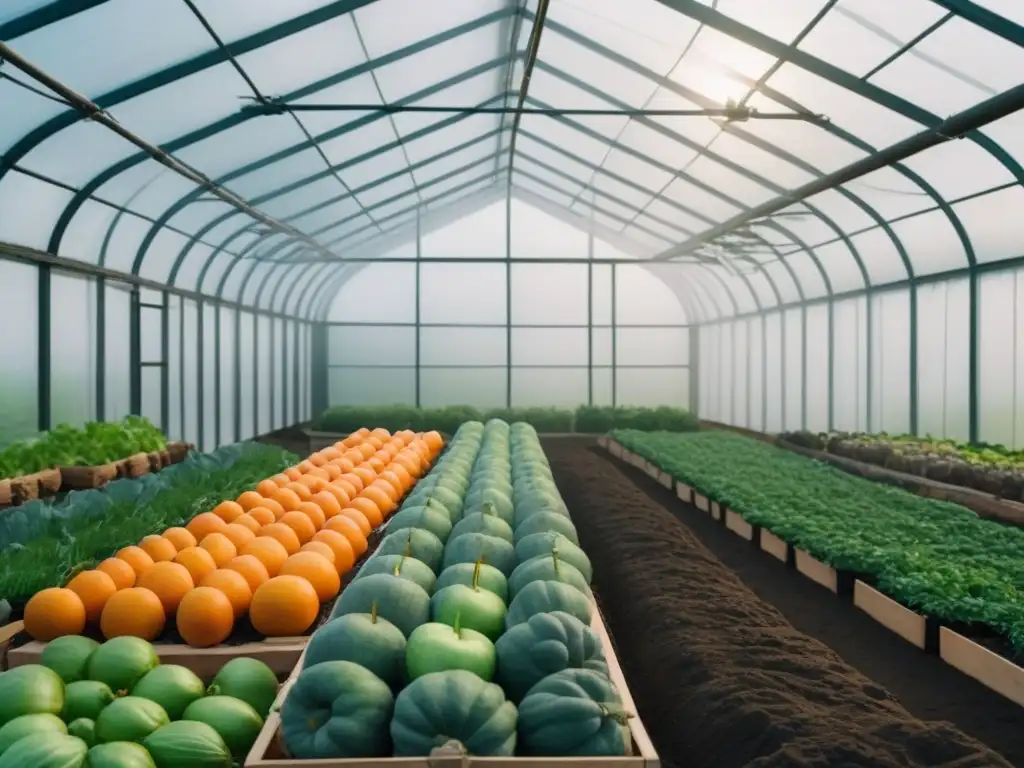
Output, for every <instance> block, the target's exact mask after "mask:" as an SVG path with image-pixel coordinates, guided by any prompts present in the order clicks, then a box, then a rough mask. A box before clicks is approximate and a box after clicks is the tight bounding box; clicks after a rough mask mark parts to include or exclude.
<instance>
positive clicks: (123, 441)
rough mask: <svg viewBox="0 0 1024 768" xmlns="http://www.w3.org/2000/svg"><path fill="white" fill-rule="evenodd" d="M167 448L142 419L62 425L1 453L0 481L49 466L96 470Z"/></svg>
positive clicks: (9, 447)
mask: <svg viewBox="0 0 1024 768" xmlns="http://www.w3.org/2000/svg"><path fill="white" fill-rule="evenodd" d="M166 447H167V438H166V437H164V435H163V433H162V432H161V431H160V430H159V429H157V428H156V427H154V426H153V425H152V424H151V423H150V422H149V420H148V419H145V418H143V417H142V416H128V417H126V418H125V419H124V420H123V421H119V422H100V421H94V422H90V423H89V424H86V425H85V426H84V427H82V428H78V427H72V426H70V425H68V424H61V425H60V426H57V427H54V428H53V429H52V430H50V431H49V432H45V433H43V434H42V435H40V436H39V437H37V438H35V439H32V440H22V441H19V442H17V443H13V444H11V445H9V446H7V447H6V448H5V449H4V450H3V451H0V478H6V477H18V476H20V475H30V474H32V473H34V472H40V471H41V470H44V469H49V468H50V467H95V466H99V465H100V464H108V463H110V462H112V461H117V460H118V459H124V458H127V457H129V456H131V455H132V454H135V453H151V452H153V451H162V450H163V449H164V448H166Z"/></svg>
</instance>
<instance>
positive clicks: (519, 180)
mask: <svg viewBox="0 0 1024 768" xmlns="http://www.w3.org/2000/svg"><path fill="white" fill-rule="evenodd" d="M513 178H514V179H515V185H516V187H519V188H520V189H524V190H526V191H527V192H532V193H533V194H535V195H540V196H541V197H544V198H547V199H548V200H550V201H551V202H553V203H556V204H557V205H561V206H563V207H565V208H568V207H569V206H570V205H572V203H573V200H574V199H575V198H574V196H573V195H567V194H564V193H562V192H556V191H555V190H553V189H551V188H550V187H547V186H545V185H544V184H541V183H540V182H536V181H534V180H533V179H531V178H529V177H528V176H524V175H523V174H522V173H514V174H513ZM618 226H622V225H621V223H618Z"/></svg>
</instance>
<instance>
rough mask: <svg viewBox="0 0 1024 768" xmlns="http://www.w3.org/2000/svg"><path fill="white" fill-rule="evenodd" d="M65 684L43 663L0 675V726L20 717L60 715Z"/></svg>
mask: <svg viewBox="0 0 1024 768" xmlns="http://www.w3.org/2000/svg"><path fill="white" fill-rule="evenodd" d="M63 708H64V681H62V680H61V679H60V675H58V674H57V673H56V672H54V671H53V670H52V669H50V668H49V667H44V666H43V665H42V664H25V665H23V666H20V667H15V668H14V669H11V670H8V671H7V672H3V673H0V726H3V725H5V724H7V723H8V722H9V721H11V720H13V719H14V718H16V717H21V716H22V715H41V714H51V715H59V714H60V712H61V710H62V709H63Z"/></svg>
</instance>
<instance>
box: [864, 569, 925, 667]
mask: <svg viewBox="0 0 1024 768" xmlns="http://www.w3.org/2000/svg"><path fill="white" fill-rule="evenodd" d="M853 604H854V605H855V606H857V607H858V608H860V609H861V610H862V611H864V613H866V614H867V615H868V616H870V617H871V618H873V619H874V620H875V621H877V622H878V623H879V624H881V625H882V626H883V627H885V628H886V629H888V630H889V631H890V632H895V633H896V634H897V635H899V636H900V637H902V638H903V639H904V640H906V641H907V642H908V643H911V644H912V645H916V646H917V647H918V648H920V649H921V650H924V649H925V647H926V645H927V643H928V620H927V619H926V618H925V617H924V616H922V615H921V614H919V613H914V612H913V611H912V610H910V609H909V608H904V607H903V606H902V605H900V604H899V603H897V602H896V601H895V600H893V599H892V598H891V597H886V596H885V595H883V594H882V593H881V592H879V591H878V590H877V589H875V588H873V587H871V586H870V585H868V584H865V583H864V582H863V581H861V580H860V579H857V580H856V581H855V582H854V584H853Z"/></svg>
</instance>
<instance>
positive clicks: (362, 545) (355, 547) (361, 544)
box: [324, 514, 369, 559]
mask: <svg viewBox="0 0 1024 768" xmlns="http://www.w3.org/2000/svg"><path fill="white" fill-rule="evenodd" d="M324 529H325V530H328V531H334V532H336V533H340V534H341V535H342V536H344V537H345V538H346V539H348V543H349V544H350V545H351V547H352V551H353V552H354V553H355V556H356V558H357V559H358V558H360V557H362V556H363V553H365V552H366V550H367V548H368V546H369V545H368V544H367V543H366V537H365V536H364V535H363V532H362V531H361V530H359V526H358V525H356V523H355V522H354V521H352V520H350V519H349V518H347V517H345V515H344V514H341V515H338V516H337V517H332V518H331V519H330V520H328V521H327V524H326V525H325V526H324Z"/></svg>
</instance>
